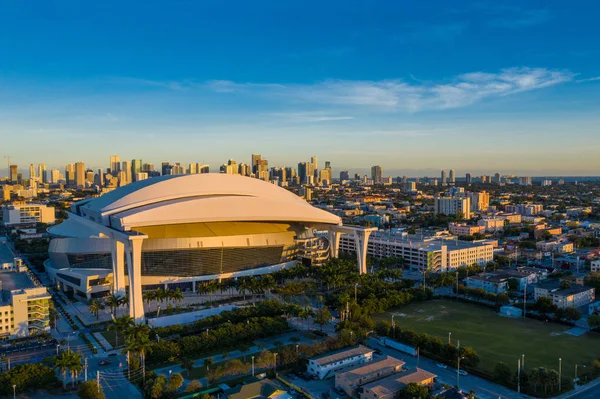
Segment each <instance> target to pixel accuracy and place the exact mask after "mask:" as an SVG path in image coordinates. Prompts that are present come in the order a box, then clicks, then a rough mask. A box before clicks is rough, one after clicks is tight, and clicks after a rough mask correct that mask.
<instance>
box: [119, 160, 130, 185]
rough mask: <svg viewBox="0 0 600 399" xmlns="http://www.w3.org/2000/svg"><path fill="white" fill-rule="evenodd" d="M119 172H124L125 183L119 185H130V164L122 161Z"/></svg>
mask: <svg viewBox="0 0 600 399" xmlns="http://www.w3.org/2000/svg"><path fill="white" fill-rule="evenodd" d="M121 171H122V172H125V181H123V182H121V183H120V184H121V185H122V186H124V185H125V184H129V183H131V162H129V161H123V162H122V163H121Z"/></svg>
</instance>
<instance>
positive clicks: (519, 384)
mask: <svg viewBox="0 0 600 399" xmlns="http://www.w3.org/2000/svg"><path fill="white" fill-rule="evenodd" d="M517 392H518V393H521V359H519V360H518V361H517Z"/></svg>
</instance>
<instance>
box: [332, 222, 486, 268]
mask: <svg viewBox="0 0 600 399" xmlns="http://www.w3.org/2000/svg"><path fill="white" fill-rule="evenodd" d="M355 248H356V244H355V240H354V238H353V237H352V236H351V235H348V234H344V235H342V236H341V237H340V246H339V249H340V250H341V251H346V252H356V249H355ZM367 253H368V254H369V255H371V256H374V257H376V258H378V259H381V258H383V257H401V258H403V259H405V260H406V261H407V262H408V264H409V265H410V267H411V268H412V269H417V270H421V271H423V270H429V271H447V270H453V269H456V268H458V267H461V266H470V265H472V264H474V263H477V264H480V265H485V264H487V263H488V262H489V261H491V260H493V259H494V247H493V246H492V245H489V244H485V243H477V242H471V241H455V240H440V239H437V238H430V239H411V238H410V237H408V236H401V235H396V234H388V233H385V232H382V231H377V232H374V233H372V234H371V236H370V237H369V241H368V244H367Z"/></svg>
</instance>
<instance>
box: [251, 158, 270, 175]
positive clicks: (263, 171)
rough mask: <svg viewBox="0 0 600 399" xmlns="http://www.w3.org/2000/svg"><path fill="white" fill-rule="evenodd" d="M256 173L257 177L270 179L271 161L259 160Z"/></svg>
mask: <svg viewBox="0 0 600 399" xmlns="http://www.w3.org/2000/svg"><path fill="white" fill-rule="evenodd" d="M254 175H255V177H256V178H257V179H262V180H269V161H267V160H266V159H259V160H257V161H256V170H255V172H254ZM265 176H266V178H265Z"/></svg>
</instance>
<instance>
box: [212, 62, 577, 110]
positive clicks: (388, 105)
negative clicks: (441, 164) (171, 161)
mask: <svg viewBox="0 0 600 399" xmlns="http://www.w3.org/2000/svg"><path fill="white" fill-rule="evenodd" d="M574 76H575V75H574V74H573V73H571V72H569V71H564V70H549V69H545V68H509V69H503V70H501V71H500V72H498V73H484V72H472V73H467V74H463V75H459V76H457V77H456V78H454V79H452V80H451V81H450V82H448V83H427V82H410V83H408V82H404V81H401V80H381V81H368V80H362V81H351V80H326V81H323V82H318V83H315V84H306V85H303V84H290V85H281V84H256V83H237V82H232V81H212V82H207V85H206V87H208V88H210V89H212V90H213V91H215V92H219V93H240V94H246V95H257V96H262V97H266V98H272V99H275V100H277V101H281V100H288V101H293V102H305V103H309V104H325V105H337V106H349V107H368V108H372V109H374V110H379V111H389V112H397V111H405V112H418V111H426V110H439V109H452V108H460V107H464V106H468V105H471V104H474V103H476V102H479V101H482V100H484V99H488V98H497V97H502V96H509V95H513V94H517V93H521V92H526V91H531V90H537V89H541V88H544V87H549V86H553V85H557V84H560V83H564V82H568V81H572V80H573V77H574Z"/></svg>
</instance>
